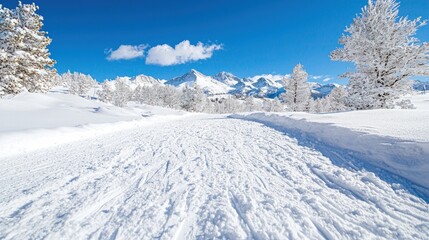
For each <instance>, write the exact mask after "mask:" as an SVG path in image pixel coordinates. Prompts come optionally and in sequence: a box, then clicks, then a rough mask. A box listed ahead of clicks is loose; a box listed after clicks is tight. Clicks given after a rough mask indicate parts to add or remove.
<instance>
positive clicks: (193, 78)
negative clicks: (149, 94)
mask: <svg viewBox="0 0 429 240" xmlns="http://www.w3.org/2000/svg"><path fill="white" fill-rule="evenodd" d="M288 76H289V75H271V74H265V75H258V76H254V77H249V78H240V77H237V76H235V75H234V74H232V73H229V72H219V73H218V74H215V75H213V76H207V75H204V74H203V73H201V72H199V71H197V70H195V69H192V70H190V71H189V72H187V73H185V74H183V75H182V76H179V77H175V78H173V79H171V80H161V79H156V78H154V77H151V76H146V75H138V76H136V77H120V79H123V80H125V81H126V82H127V83H128V85H129V86H130V87H131V88H132V89H134V88H136V87H137V86H142V87H148V86H154V85H170V86H174V87H177V88H184V87H198V88H200V89H202V90H203V91H204V93H206V94H208V95H223V94H230V95H236V96H256V97H266V98H276V97H278V96H279V95H280V94H282V93H284V92H285V89H284V86H283V84H284V83H283V82H284V79H285V78H287V77H288ZM338 86H339V85H338V84H332V83H330V84H320V83H315V82H309V87H310V90H311V92H312V96H313V98H321V97H324V96H326V95H328V94H329V93H330V92H331V91H332V89H334V88H335V87H338Z"/></svg>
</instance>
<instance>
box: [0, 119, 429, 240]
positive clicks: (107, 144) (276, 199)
mask: <svg viewBox="0 0 429 240" xmlns="http://www.w3.org/2000/svg"><path fill="white" fill-rule="evenodd" d="M0 158H1V157H0ZM0 188H1V192H0V203H1V205H0V238H6V239H28V238H31V239H39V238H44V237H46V238H48V239H85V238H97V239H98V238H99V239H115V238H118V239H150V238H157V239H187V238H191V239H193V238H199V239H203V238H204V239H205V238H208V239H212V238H227V239H287V238H290V239H305V238H309V239H370V238H375V237H385V238H387V239H427V238H428V237H429V205H428V204H427V203H426V202H425V201H423V200H422V199H420V198H418V197H416V196H414V195H412V194H410V193H408V192H407V191H406V190H403V189H401V186H400V185H398V184H390V183H386V182H384V181H383V180H381V179H380V178H378V177H377V176H376V175H375V174H374V173H371V172H367V171H358V170H350V169H345V168H342V167H340V166H336V165H334V164H333V163H332V162H331V161H330V160H329V159H328V158H326V157H324V156H322V155H321V153H319V152H317V151H315V150H313V149H309V148H306V147H303V146H300V145H299V144H298V143H297V141H296V140H294V139H291V138H289V137H287V136H285V135H284V134H282V133H280V132H277V131H275V130H274V129H271V128H268V127H266V126H264V125H261V124H259V123H253V122H248V121H243V120H238V119H228V118H224V117H222V116H204V115H202V116H198V117H193V118H189V119H184V120H180V121H175V122H169V123H162V124H155V125H152V126H147V127H143V128H136V129H131V130H125V131H121V132H116V133H112V134H107V135H104V136H102V137H95V138H93V139H92V140H91V141H88V140H86V141H82V142H74V143H69V144H65V145H61V146H58V147H53V148H49V149H44V150H40V151H37V152H33V153H31V154H27V155H21V156H15V157H8V158H3V159H0Z"/></svg>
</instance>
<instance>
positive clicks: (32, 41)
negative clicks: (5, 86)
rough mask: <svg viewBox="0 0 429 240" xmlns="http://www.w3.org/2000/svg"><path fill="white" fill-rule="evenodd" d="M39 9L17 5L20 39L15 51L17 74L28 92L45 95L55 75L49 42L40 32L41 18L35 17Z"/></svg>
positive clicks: (42, 32) (29, 5) (26, 5)
mask: <svg viewBox="0 0 429 240" xmlns="http://www.w3.org/2000/svg"><path fill="white" fill-rule="evenodd" d="M38 9H39V7H38V6H36V5H35V4H34V3H33V4H22V3H21V2H19V4H18V7H17V8H16V11H15V14H16V18H17V21H18V28H17V30H16V31H17V32H18V34H19V38H20V41H19V44H18V47H17V50H16V51H15V54H16V55H17V60H18V63H19V66H18V68H17V69H16V74H17V76H18V77H19V78H20V79H21V80H22V82H23V85H24V87H25V88H26V89H27V90H28V91H29V92H47V91H48V90H49V89H50V88H51V87H52V78H53V75H54V74H55V72H56V71H55V70H54V69H52V67H53V65H54V64H55V61H54V60H52V59H51V58H50V53H49V50H48V48H47V47H48V45H49V44H50V43H51V42H52V40H51V39H50V38H49V37H47V36H46V34H47V33H46V32H44V31H42V27H43V17H42V16H40V15H39V14H37V13H36V11H37V10H38Z"/></svg>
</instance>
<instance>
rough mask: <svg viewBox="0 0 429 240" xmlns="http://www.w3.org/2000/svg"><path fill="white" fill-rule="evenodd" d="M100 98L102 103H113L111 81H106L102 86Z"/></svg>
mask: <svg viewBox="0 0 429 240" xmlns="http://www.w3.org/2000/svg"><path fill="white" fill-rule="evenodd" d="M98 96H99V98H100V100H101V101H103V102H106V103H112V100H113V90H112V88H111V86H110V83H109V81H107V80H105V81H104V82H103V83H102V84H101V90H100V91H99V92H98Z"/></svg>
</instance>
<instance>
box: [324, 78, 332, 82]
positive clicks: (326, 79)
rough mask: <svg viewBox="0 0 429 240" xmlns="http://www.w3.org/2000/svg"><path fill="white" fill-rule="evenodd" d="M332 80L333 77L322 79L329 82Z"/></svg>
mask: <svg viewBox="0 0 429 240" xmlns="http://www.w3.org/2000/svg"><path fill="white" fill-rule="evenodd" d="M331 80H332V78H330V77H327V78H324V79H323V80H322V81H323V82H329V81H331Z"/></svg>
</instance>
